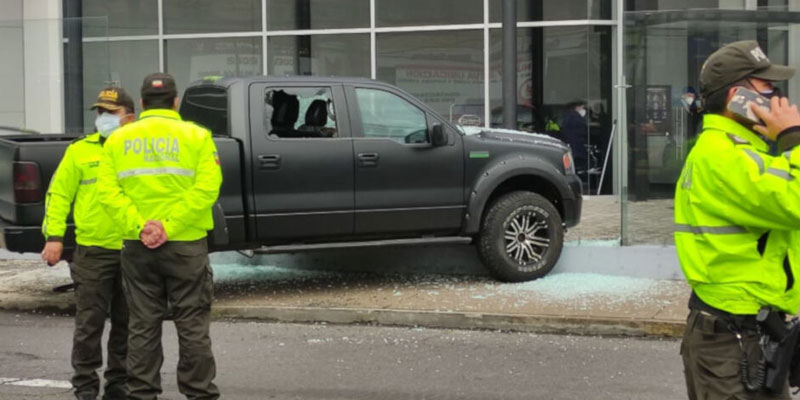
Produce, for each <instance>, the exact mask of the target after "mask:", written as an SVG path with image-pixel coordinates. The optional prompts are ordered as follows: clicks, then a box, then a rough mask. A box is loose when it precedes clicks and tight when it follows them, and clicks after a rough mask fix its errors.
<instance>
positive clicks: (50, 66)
mask: <svg viewBox="0 0 800 400" xmlns="http://www.w3.org/2000/svg"><path fill="white" fill-rule="evenodd" d="M22 15H23V43H24V49H23V52H24V57H23V59H24V63H25V64H24V72H25V73H24V85H25V110H27V112H26V113H25V127H26V128H28V129H33V130H37V131H40V132H44V133H58V132H63V131H64V91H63V88H64V84H63V80H64V73H63V65H64V62H63V57H62V52H63V51H62V49H63V44H62V41H61V36H62V33H61V2H60V1H53V0H25V1H24V5H23V9H22Z"/></svg>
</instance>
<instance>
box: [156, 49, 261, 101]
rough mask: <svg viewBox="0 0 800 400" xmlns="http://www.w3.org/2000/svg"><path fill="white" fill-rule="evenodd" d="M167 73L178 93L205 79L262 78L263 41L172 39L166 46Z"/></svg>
mask: <svg viewBox="0 0 800 400" xmlns="http://www.w3.org/2000/svg"><path fill="white" fill-rule="evenodd" d="M164 53H165V54H164V57H165V59H166V70H167V72H169V73H170V74H172V76H174V77H175V83H176V84H177V85H178V93H182V92H183V90H184V89H186V86H187V85H188V84H189V83H190V82H193V81H196V80H199V79H202V78H203V77H206V76H252V75H261V74H262V70H261V58H262V54H261V38H260V37H255V38H226V39H173V40H167V41H166V43H165V44H164Z"/></svg>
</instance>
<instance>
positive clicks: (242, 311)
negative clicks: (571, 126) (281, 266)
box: [0, 297, 685, 338]
mask: <svg viewBox="0 0 800 400" xmlns="http://www.w3.org/2000/svg"><path fill="white" fill-rule="evenodd" d="M0 310H5V311H10V312H31V313H38V314H57V315H74V314H75V306H74V303H72V302H71V301H70V302H63V301H57V300H56V301H47V302H42V301H36V299H35V298H33V297H30V298H25V299H17V301H0ZM211 316H212V318H214V319H241V320H263V321H277V322H287V323H319V322H324V323H330V324H340V325H347V324H374V325H383V326H398V327H412V328H419V327H423V328H436V329H479V330H500V331H511V332H535V333H555V334H570V335H601V336H650V337H666V338H680V337H682V336H683V330H684V327H685V323H684V322H683V321H680V322H678V321H674V320H659V319H626V318H609V317H600V318H593V317H581V316H569V315H528V314H496V313H478V312H454V311H417V310H395V309H372V308H323V307H271V306H226V305H214V306H212V308H211Z"/></svg>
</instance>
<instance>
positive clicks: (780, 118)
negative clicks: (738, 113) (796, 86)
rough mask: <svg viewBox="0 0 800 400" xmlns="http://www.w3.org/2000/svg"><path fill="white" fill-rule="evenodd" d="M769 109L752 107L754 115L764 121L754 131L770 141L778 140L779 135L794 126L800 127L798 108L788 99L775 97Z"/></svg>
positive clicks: (755, 126)
mask: <svg viewBox="0 0 800 400" xmlns="http://www.w3.org/2000/svg"><path fill="white" fill-rule="evenodd" d="M769 102H770V107H769V109H765V108H762V107H759V106H752V107H751V110H752V111H753V113H754V114H755V115H756V116H757V117H758V118H759V119H761V120H762V121H763V123H761V124H756V125H754V126H753V130H754V131H756V132H758V133H760V134H762V135H764V136H766V137H767V138H768V139H770V140H776V139H777V138H778V134H780V133H781V132H783V131H784V130H786V129H787V128H791V127H794V126H800V112H798V111H797V106H796V105H794V104H791V103H789V99H788V98H786V97H773V98H771V99H770V101H769Z"/></svg>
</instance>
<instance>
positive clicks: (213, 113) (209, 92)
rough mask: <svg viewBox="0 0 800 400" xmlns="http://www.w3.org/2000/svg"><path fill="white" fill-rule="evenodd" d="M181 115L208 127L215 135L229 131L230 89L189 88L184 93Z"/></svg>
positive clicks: (226, 133) (224, 134) (215, 87)
mask: <svg viewBox="0 0 800 400" xmlns="http://www.w3.org/2000/svg"><path fill="white" fill-rule="evenodd" d="M180 114H181V117H182V118H183V119H185V120H187V121H192V122H194V123H196V124H198V125H202V126H204V127H206V128H207V129H208V130H210V131H211V133H212V134H213V135H215V136H230V132H228V91H227V90H226V89H225V88H221V87H217V86H205V87H196V88H189V89H187V90H186V93H185V94H184V95H183V101H182V102H181V109H180Z"/></svg>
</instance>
